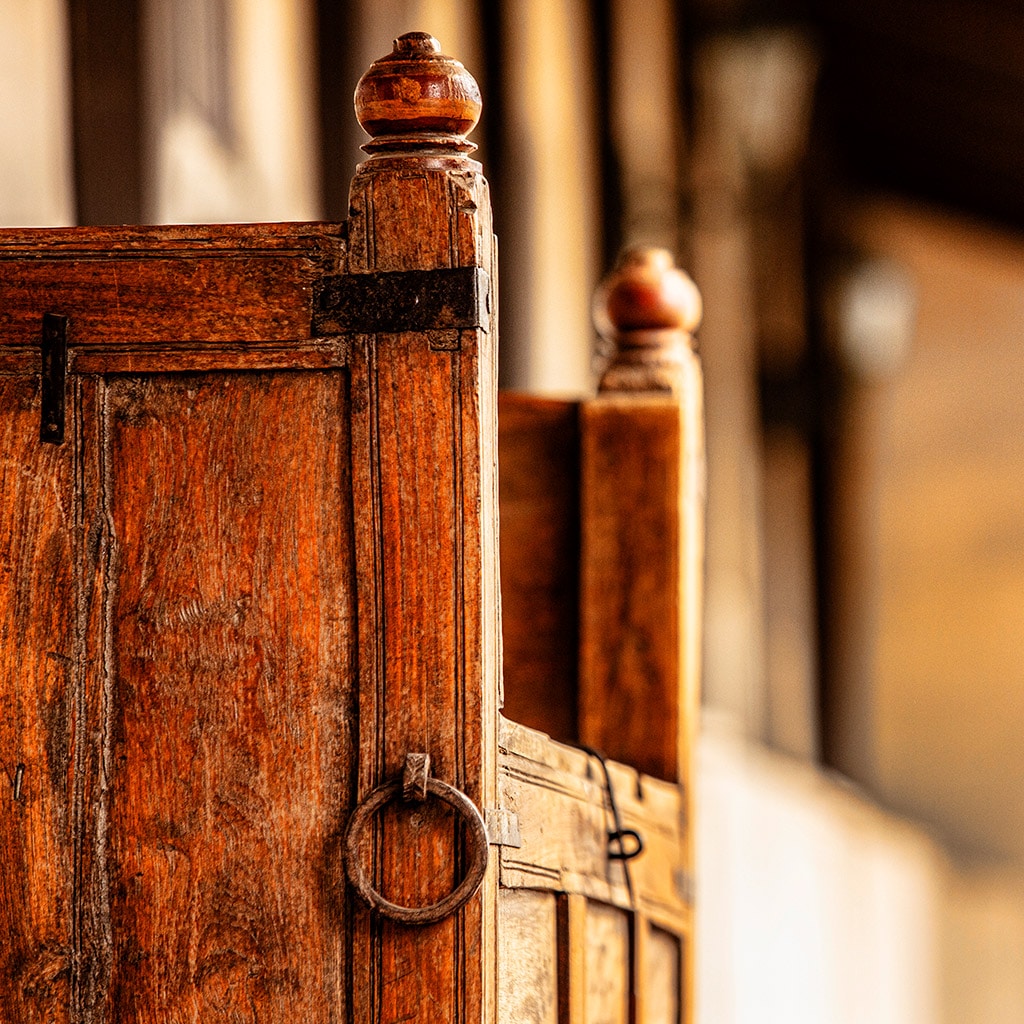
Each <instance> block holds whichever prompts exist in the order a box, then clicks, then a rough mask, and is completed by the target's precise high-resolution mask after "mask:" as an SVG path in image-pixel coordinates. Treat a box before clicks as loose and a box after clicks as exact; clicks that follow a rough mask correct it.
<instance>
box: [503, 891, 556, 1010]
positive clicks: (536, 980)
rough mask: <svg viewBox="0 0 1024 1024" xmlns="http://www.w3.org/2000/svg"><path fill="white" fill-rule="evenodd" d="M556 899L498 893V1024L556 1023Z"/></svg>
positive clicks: (542, 894)
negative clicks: (524, 1023) (525, 1022)
mask: <svg viewBox="0 0 1024 1024" xmlns="http://www.w3.org/2000/svg"><path fill="white" fill-rule="evenodd" d="M555 899H556V897H555V895H554V894H553V893H549V892H537V891H535V890H532V889H501V890H500V891H499V894H498V1021H499V1024H523V1022H524V1021H529V1022H530V1024H560V1022H559V1018H558V984H559V979H558V949H557V939H556V914H555Z"/></svg>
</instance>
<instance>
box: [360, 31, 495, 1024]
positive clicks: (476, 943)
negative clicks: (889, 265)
mask: <svg viewBox="0 0 1024 1024" xmlns="http://www.w3.org/2000/svg"><path fill="white" fill-rule="evenodd" d="M356 112H357V115H358V117H359V121H360V123H361V124H362V126H363V127H364V129H365V130H366V131H367V132H368V133H369V134H370V135H371V136H372V139H371V141H370V142H368V143H367V144H366V145H365V146H364V149H366V150H367V152H368V153H369V154H370V157H369V159H368V160H366V161H365V162H364V163H362V164H361V165H360V166H359V168H358V170H357V173H356V176H355V179H354V180H353V183H352V189H351V198H350V211H349V213H350V221H349V251H348V272H349V274H350V275H356V276H358V275H362V274H375V275H388V274H396V275H398V274H401V275H404V277H403V278H402V279H401V281H400V282H399V283H400V284H401V285H402V288H403V290H404V291H405V294H409V292H408V288H410V287H412V288H414V289H416V288H419V284H418V280H419V279H418V278H417V276H416V275H417V274H418V273H419V272H421V271H431V272H436V271H445V272H446V273H445V274H442V275H440V276H438V275H437V274H434V275H432V277H431V281H434V282H438V281H441V279H442V278H445V279H446V280H448V281H449V282H452V283H451V284H450V287H451V288H456V287H458V288H461V289H465V288H470V289H474V288H475V289H478V290H479V291H478V294H477V293H476V292H474V294H475V295H476V298H477V299H478V300H479V301H478V303H477V315H476V316H470V317H468V319H467V318H466V317H465V316H463V317H462V319H461V320H460V319H459V317H458V316H456V317H453V318H449V319H450V320H451V323H450V324H448V325H447V326H440V327H438V326H437V323H438V320H437V319H436V318H435V320H434V326H433V327H432V328H431V329H429V330H428V329H426V328H422V329H417V328H416V325H415V320H416V317H415V316H412V317H411V318H403V316H400V315H399V314H398V313H397V312H396V311H395V310H394V309H391V308H381V309H379V310H376V311H374V315H378V316H379V317H380V323H379V325H378V326H377V327H376V328H375V333H372V334H371V333H367V334H362V335H359V336H357V337H356V338H355V339H354V343H353V351H352V356H351V367H352V380H351V387H352V406H353V418H352V423H353V427H352V451H353V481H352V483H353V493H354V500H355V507H356V510H357V516H356V553H357V564H358V566H359V573H360V577H359V580H358V615H359V648H360V662H359V687H360V697H359V727H358V732H359V772H358V793H357V798H358V799H362V798H364V797H365V796H366V795H367V794H368V793H369V792H370V791H371V790H373V789H374V787H376V786H378V785H379V784H380V783H382V782H383V781H384V780H386V779H389V778H392V777H393V776H395V775H400V774H401V772H402V768H403V764H404V761H405V757H406V754H407V753H409V752H425V753H427V754H429V755H430V758H431V761H432V766H433V774H434V776H435V777H436V778H438V779H440V780H442V781H444V782H447V783H450V784H451V785H453V786H456V787H457V788H458V789H460V790H462V791H463V792H465V793H466V794H467V795H468V796H469V797H470V798H471V799H472V800H473V801H474V802H475V804H476V805H477V807H479V808H481V809H483V808H485V807H488V806H494V802H495V797H494V788H495V778H494V763H495V746H494V744H495V723H496V714H497V708H496V703H497V689H498V682H497V680H498V670H499V665H498V662H499V638H498V621H497V578H496V575H497V562H498V549H497V533H496V516H497V501H496V473H495V436H496V412H495V409H496V398H495V395H496V383H495V382H496V371H495V351H496V334H495V321H494V315H493V300H492V298H491V294H492V293H491V286H490V285H489V283H488V275H489V277H490V280H491V281H493V272H494V266H493V260H494V246H493V240H492V230H491V219H490V205H489V199H488V192H487V184H486V182H485V180H484V178H483V176H482V174H481V169H480V165H479V164H478V163H477V162H476V161H475V160H472V159H471V158H470V157H469V155H468V154H469V153H470V152H471V151H472V150H473V149H475V146H474V145H473V144H472V143H470V142H467V141H466V137H465V136H466V134H467V133H468V132H469V131H470V130H471V129H472V128H473V126H474V125H475V124H476V121H477V119H478V117H479V114H480V97H479V93H478V91H477V87H476V83H475V82H474V81H473V79H472V77H471V76H470V75H469V74H468V73H467V72H466V70H465V69H464V68H463V67H462V65H461V64H459V63H458V62H457V61H454V60H452V59H450V58H448V57H444V56H442V55H441V54H440V48H439V46H438V43H437V41H436V40H435V39H433V38H431V37H430V36H429V35H426V34H425V33H419V32H414V33H409V34H407V35H404V36H402V37H401V38H399V39H397V40H396V41H395V44H394V52H393V53H391V54H390V55H388V56H387V57H384V58H382V59H381V60H379V61H377V62H376V63H375V64H374V65H373V66H372V67H371V68H370V70H369V71H368V72H367V74H366V75H364V76H363V78H362V80H361V81H360V83H359V86H358V88H357V90H356ZM459 270H461V274H458V273H455V272H456V271H459ZM481 271H482V272H483V274H481ZM467 275H468V276H467ZM383 279H384V278H382V280H383ZM395 280H396V281H398V278H397V277H396V279H395ZM424 281H426V277H424ZM459 282H461V283H459ZM424 287H425V289H426V290H425V291H423V292H422V294H423V295H424V296H427V295H428V294H429V295H433V296H434V298H435V299H436V300H437V303H436V305H437V309H438V310H439V311H440V322H441V323H442V324H444V323H445V322H446V314H445V312H444V311H445V309H446V308H447V309H449V310H450V308H451V303H450V302H449V299H450V298H451V295H450V294H448V293H447V292H446V289H447V288H448V287H449V285H446V284H444V283H443V282H442V283H441V284H439V285H434V284H425V285H424ZM438 288H439V289H440V291H438V290H437V289H438ZM416 294H420V292H417V293H416ZM424 301H427V299H424ZM389 314H390V315H391V318H392V321H393V322H390V323H389V322H388V321H389ZM437 808H438V805H437V803H436V802H431V803H428V804H426V805H418V807H417V809H416V810H396V809H394V808H393V807H392V808H390V809H388V810H385V811H384V812H382V813H381V814H380V815H379V816H378V818H377V821H378V822H379V825H378V828H377V832H376V835H375V841H374V842H373V843H372V844H369V843H368V844H366V845H367V846H370V845H372V864H371V865H370V870H369V872H368V874H369V876H370V877H371V878H372V879H373V881H374V884H375V885H376V887H377V889H378V891H380V892H381V893H382V894H383V895H384V896H386V898H387V899H389V900H391V901H393V902H395V903H398V904H402V905H405V906H423V905H426V904H432V903H435V902H437V901H438V900H440V899H442V898H443V897H444V896H445V895H447V893H449V892H450V891H451V890H452V889H453V888H454V887H455V885H456V884H457V883H458V882H459V879H460V878H461V877H462V875H463V874H464V872H465V870H466V867H467V864H466V861H467V860H468V854H466V853H465V851H464V850H463V843H464V840H463V835H462V831H461V830H460V829H459V827H458V825H457V824H453V823H452V817H451V814H450V812H448V811H446V810H439V809H437ZM493 915H494V870H493V868H492V869H491V870H489V871H488V876H487V880H486V881H485V883H484V888H483V892H482V895H478V896H476V897H474V898H473V899H472V900H470V902H469V903H468V904H467V905H466V906H465V907H464V908H463V909H461V910H459V911H458V912H457V913H455V914H454V915H453V916H451V917H448V918H447V919H445V920H443V921H441V922H439V923H436V924H431V925H427V926H423V927H409V926H407V925H403V924H398V923H394V922H392V921H389V920H386V919H383V918H379V917H377V916H375V915H371V914H370V912H368V911H366V910H365V909H362V908H361V907H357V909H356V911H355V913H354V915H353V928H352V935H353V939H352V942H353V945H352V964H353V968H352V971H353V985H352V993H353V1006H354V1019H355V1020H356V1021H360V1022H370V1021H380V1022H384V1021H395V1020H407V1021H423V1022H424V1024H425V1022H427V1021H438V1020H448V1021H473V1022H474V1024H475V1022H478V1021H481V1020H489V1019H490V1018H491V1013H492V1010H491V1009H490V1007H491V1005H492V1002H493V994H492V979H491V978H490V976H489V973H488V971H487V970H486V969H485V965H486V964H487V963H488V962H489V961H492V960H493V930H494V923H493V922H494V916H493ZM399 982H400V984H399Z"/></svg>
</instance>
